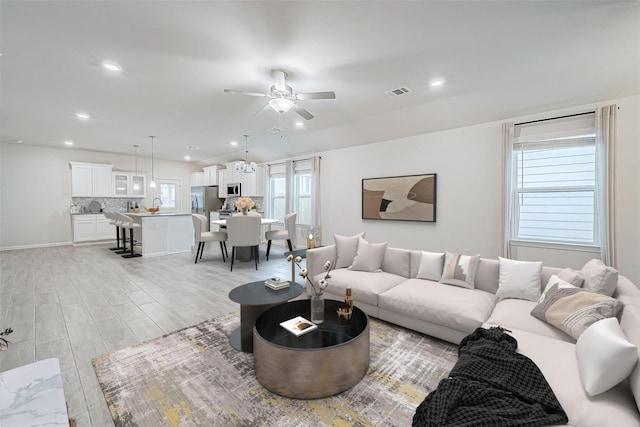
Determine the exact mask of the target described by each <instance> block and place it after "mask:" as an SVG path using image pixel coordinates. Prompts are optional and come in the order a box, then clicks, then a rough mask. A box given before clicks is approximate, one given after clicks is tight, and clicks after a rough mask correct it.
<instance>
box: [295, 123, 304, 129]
mask: <svg viewBox="0 0 640 427" xmlns="http://www.w3.org/2000/svg"><path fill="white" fill-rule="evenodd" d="M296 126H298V127H299V128H300V127H302V126H304V123H302V122H296Z"/></svg>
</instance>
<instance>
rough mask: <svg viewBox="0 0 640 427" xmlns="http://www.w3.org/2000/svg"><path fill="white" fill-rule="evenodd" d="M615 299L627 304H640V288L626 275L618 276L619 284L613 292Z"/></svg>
mask: <svg viewBox="0 0 640 427" xmlns="http://www.w3.org/2000/svg"><path fill="white" fill-rule="evenodd" d="M613 296H614V298H615V299H617V300H620V302H622V303H623V304H624V305H625V306H627V305H629V304H631V305H639V306H640V289H638V287H637V286H636V285H635V283H633V282H632V281H631V280H629V279H628V278H626V277H624V276H619V277H618V285H617V286H616V291H615V292H614V293H613Z"/></svg>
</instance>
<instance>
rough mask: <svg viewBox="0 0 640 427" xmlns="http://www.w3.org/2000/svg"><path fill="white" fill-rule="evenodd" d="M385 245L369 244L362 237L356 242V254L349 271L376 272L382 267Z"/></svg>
mask: <svg viewBox="0 0 640 427" xmlns="http://www.w3.org/2000/svg"><path fill="white" fill-rule="evenodd" d="M386 250H387V243H386V242H385V243H369V242H367V241H366V240H364V239H363V238H362V237H360V239H359V240H358V252H357V253H356V256H355V258H354V259H353V264H352V265H351V267H350V268H351V270H356V271H376V270H380V268H381V267H382V259H383V258H384V252H385V251H386Z"/></svg>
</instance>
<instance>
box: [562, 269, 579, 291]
mask: <svg viewBox="0 0 640 427" xmlns="http://www.w3.org/2000/svg"><path fill="white" fill-rule="evenodd" d="M558 277H559V278H560V279H562V280H564V281H565V282H569V283H571V284H572V285H573V286H575V287H576V288H580V287H582V283H584V277H582V273H581V272H580V271H579V270H574V269H573V268H563V269H562V270H560V271H558Z"/></svg>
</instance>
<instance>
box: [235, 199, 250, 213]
mask: <svg viewBox="0 0 640 427" xmlns="http://www.w3.org/2000/svg"><path fill="white" fill-rule="evenodd" d="M254 206H255V204H254V203H253V200H252V199H251V197H240V198H239V199H238V200H236V208H238V209H240V210H241V211H242V212H247V211H248V210H249V209H251V208H253V207H254Z"/></svg>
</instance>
